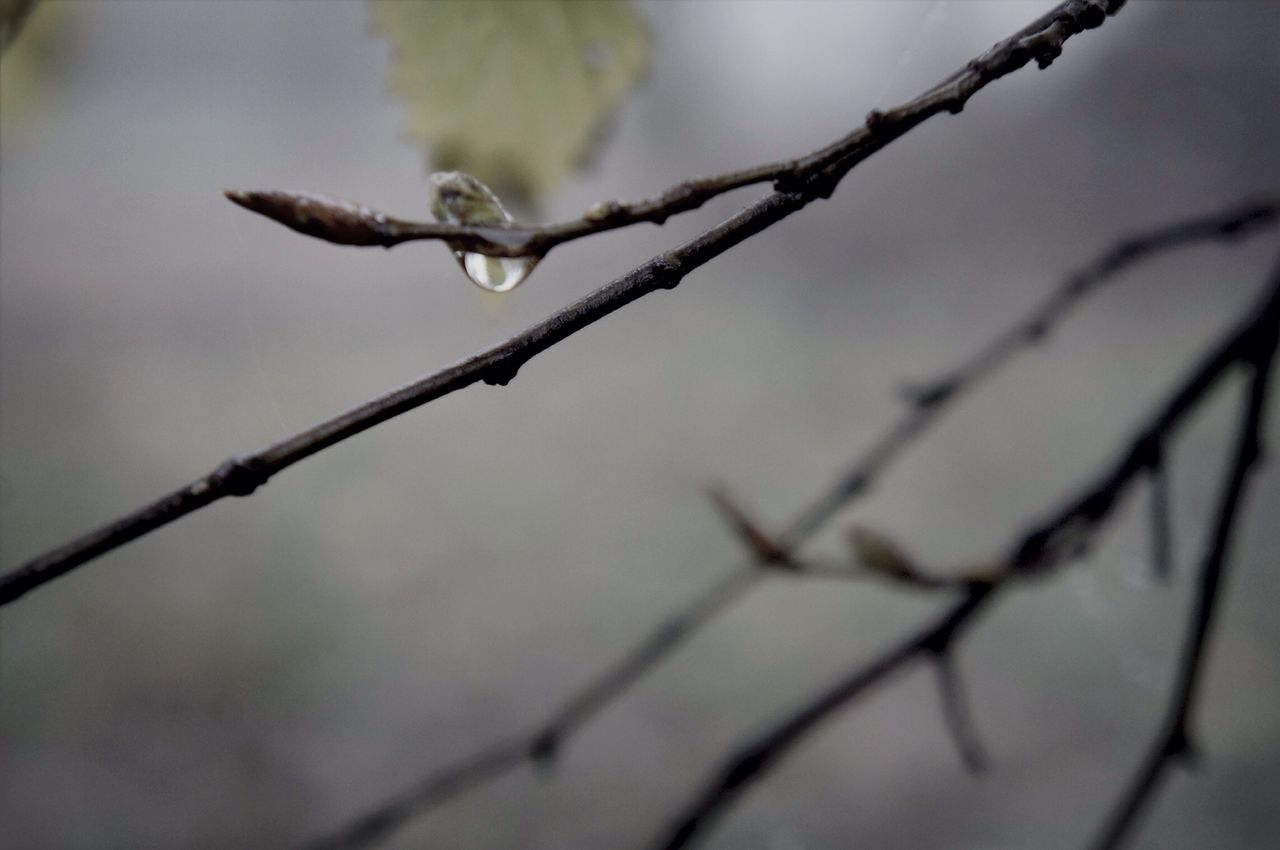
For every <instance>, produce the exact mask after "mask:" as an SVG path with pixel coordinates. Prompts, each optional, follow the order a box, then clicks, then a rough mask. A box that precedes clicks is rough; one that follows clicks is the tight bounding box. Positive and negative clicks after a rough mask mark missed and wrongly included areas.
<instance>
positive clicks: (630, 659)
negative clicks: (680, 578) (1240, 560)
mask: <svg viewBox="0 0 1280 850" xmlns="http://www.w3.org/2000/svg"><path fill="white" fill-rule="evenodd" d="M1278 217H1280V206H1278V205H1277V204H1274V203H1267V202H1257V203H1247V204H1243V205H1239V206H1236V207H1233V208H1232V209H1229V210H1225V211H1223V212H1219V213H1214V214H1211V215H1208V216H1201V217H1196V218H1193V219H1188V220H1186V221H1179V222H1176V223H1173V224H1170V225H1167V226H1164V227H1160V228H1157V229H1154V230H1151V231H1148V232H1145V233H1142V234H1138V235H1134V236H1131V237H1127V238H1125V239H1123V240H1121V241H1119V242H1118V243H1117V244H1116V245H1115V246H1113V247H1112V248H1111V249H1109V250H1107V251H1105V252H1104V253H1103V254H1102V255H1101V256H1099V257H1098V258H1097V259H1096V260H1094V261H1093V262H1092V263H1090V264H1088V265H1087V266H1085V267H1084V268H1082V269H1081V270H1079V271H1077V272H1075V273H1074V274H1071V275H1070V276H1068V277H1067V278H1066V280H1064V281H1063V282H1062V283H1061V284H1060V285H1059V286H1058V287H1057V288H1055V289H1054V290H1053V291H1052V292H1051V293H1050V295H1049V296H1048V297H1047V298H1046V299H1045V300H1044V301H1043V302H1041V303H1040V304H1039V305H1037V306H1036V307H1035V308H1033V309H1032V310H1031V311H1030V312H1029V313H1028V314H1027V315H1026V316H1024V317H1023V318H1022V319H1020V320H1019V321H1018V322H1016V323H1015V324H1013V325H1012V326H1011V327H1009V328H1008V329H1006V330H1004V331H1003V332H1002V333H1000V334H999V335H998V336H997V337H996V338H995V339H994V340H992V341H991V342H990V343H989V344H987V345H986V346H984V347H983V348H981V349H980V350H979V351H978V352H977V354H975V355H974V356H972V357H970V358H969V359H968V360H966V361H965V362H963V363H962V364H961V365H959V366H957V367H955V368H953V369H951V370H949V371H948V372H946V374H945V376H944V377H942V378H940V379H938V380H935V381H931V382H929V383H928V384H926V385H923V386H922V387H921V388H917V389H914V390H913V391H912V392H911V393H910V395H909V398H908V399H907V402H906V403H907V406H906V409H905V410H904V411H903V413H902V415H901V416H900V417H899V418H898V419H897V420H896V421H895V422H894V423H892V424H891V425H890V426H889V428H887V429H886V430H885V432H884V433H883V434H882V435H881V436H880V437H879V438H878V439H877V440H875V441H874V442H873V443H872V444H871V446H870V447H869V449H868V450H867V451H865V452H863V454H862V455H861V456H860V457H859V459H858V460H857V461H856V462H854V463H853V464H852V465H850V467H849V468H848V469H847V470H846V471H845V472H844V474H842V475H841V476H840V477H839V478H838V479H837V480H836V481H835V482H834V483H833V484H832V485H831V486H830V487H829V488H828V489H827V490H826V491H824V492H823V493H821V494H819V496H818V497H817V498H816V499H815V500H814V501H813V502H812V504H810V505H809V506H808V507H806V508H805V509H804V510H802V511H801V512H800V514H799V516H798V517H797V519H796V521H795V522H793V523H792V524H791V526H790V527H789V528H788V530H787V532H786V533H785V534H783V535H782V536H781V538H780V539H775V538H773V537H771V536H770V535H769V534H768V533H767V532H765V531H764V530H762V529H761V527H760V526H759V524H758V523H756V522H754V521H753V520H752V519H751V518H750V517H749V516H747V515H746V513H745V512H744V511H742V509H741V508H740V507H738V506H737V505H736V504H735V503H734V502H733V501H732V500H731V499H730V498H729V497H728V495H727V494H726V493H725V492H724V491H723V490H721V489H713V490H712V493H711V495H712V499H713V502H714V503H715V505H716V506H717V508H718V509H719V510H720V512H721V513H722V514H723V515H724V516H725V519H726V523H727V524H728V526H729V527H730V529H731V530H732V531H734V533H735V534H736V535H737V536H738V537H739V538H740V539H741V540H742V541H743V544H744V547H745V548H746V550H747V551H748V553H749V555H750V556H751V557H750V559H749V560H748V561H747V563H745V564H742V565H739V566H738V567H737V568H735V569H733V570H731V571H730V572H728V573H726V574H725V575H724V576H722V577H721V578H720V579H718V580H717V581H716V582H715V583H714V584H712V585H711V586H710V587H709V588H707V589H706V590H705V591H703V592H702V593H701V594H699V595H698V596H696V597H695V598H694V599H692V600H691V601H690V602H689V603H687V604H686V605H685V606H684V607H683V608H682V609H681V610H680V611H678V612H677V613H675V614H674V615H672V616H670V617H668V618H667V619H665V620H664V621H662V622H661V623H660V624H659V625H658V626H656V627H655V628H654V629H652V631H651V632H650V633H649V635H648V636H647V637H645V638H644V639H643V640H642V641H641V642H640V643H638V644H637V645H636V646H635V647H633V648H632V649H631V650H630V651H629V652H627V653H626V654H625V655H624V656H623V657H622V659H621V660H619V661H618V662H617V663H616V664H614V665H613V666H612V667H610V668H608V669H607V670H606V671H605V672H603V673H602V674H601V675H599V676H598V677H597V678H595V679H594V680H592V681H591V682H589V683H588V684H587V685H586V686H585V687H584V688H583V689H582V690H581V691H579V692H578V693H577V694H575V695H573V696H572V697H570V698H569V699H568V700H567V701H566V702H565V703H564V705H563V706H562V707H561V708H560V709H559V710H558V711H557V712H555V713H554V715H553V716H552V717H551V719H549V720H547V721H545V722H544V723H542V724H540V725H539V726H538V727H537V728H535V729H534V730H533V731H532V732H531V733H529V735H528V736H527V737H526V738H525V739H524V744H523V746H520V745H519V744H511V745H501V746H500V747H499V749H502V748H503V747H505V749H503V752H504V754H505V756H506V757H505V758H504V760H503V765H504V770H503V771H498V770H494V771H493V772H492V773H489V772H488V771H481V770H477V769H475V766H476V765H491V764H493V762H494V759H493V755H492V754H493V752H494V750H493V749H488V748H487V749H485V750H482V751H480V752H478V753H476V754H474V755H472V756H466V757H463V758H462V759H459V760H458V761H456V762H454V763H451V764H449V765H447V766H445V767H443V768H439V769H437V770H436V771H434V772H433V773H432V774H430V775H429V776H428V777H426V778H425V779H424V780H423V781H422V782H421V783H419V785H418V786H417V789H418V790H416V791H415V790H413V789H411V790H409V791H407V792H405V793H402V794H400V795H398V796H396V797H395V798H394V799H392V800H390V801H389V802H386V803H384V804H381V805H379V806H377V807H375V808H373V809H371V810H370V811H368V812H366V813H364V814H362V815H360V816H358V817H357V818H355V819H354V820H353V821H352V822H351V823H349V824H348V825H346V826H344V827H342V828H341V829H340V830H338V831H337V832H335V833H333V834H332V835H330V836H327V837H325V838H324V839H322V840H320V841H319V842H317V843H316V844H314V845H309V846H311V847H315V848H340V847H346V848H350V847H363V846H367V845H369V844H372V843H375V842H376V841H378V840H380V839H382V838H384V837H385V836H386V835H387V834H389V833H390V832H392V831H394V830H395V829H396V828H397V827H398V826H400V825H401V824H402V823H403V822H404V821H406V820H408V819H409V818H411V817H413V816H415V815H420V814H423V813H425V812H427V811H429V810H430V809H432V808H434V807H436V806H438V805H440V804H442V803H444V802H446V801H448V800H450V799H452V798H454V797H455V796H457V795H458V794H460V793H463V792H465V791H468V790H471V789H472V788H473V787H476V786H477V785H479V784H481V782H483V781H484V780H485V779H488V778H491V777H492V776H496V775H498V774H499V773H501V772H505V771H506V770H514V769H516V768H518V767H520V766H521V765H522V764H523V763H527V762H535V761H545V760H548V759H551V758H554V757H555V755H556V754H557V753H558V751H559V749H560V748H561V747H562V746H563V744H564V742H565V741H566V740H567V739H568V738H569V736H571V735H572V734H573V733H574V732H575V731H576V730H577V729H579V728H581V727H582V726H583V725H584V724H585V723H587V722H588V721H589V720H590V719H591V718H592V717H594V716H595V715H596V714H597V713H598V712H599V711H601V710H602V709H603V708H605V707H606V706H607V705H609V704H610V703H611V702H612V701H613V700H615V699H617V698H618V697H619V696H620V695H621V694H622V693H624V692H625V691H626V690H627V688H629V687H630V686H631V685H632V684H634V683H635V682H637V681H638V680H639V679H640V678H641V677H643V676H644V675H645V674H646V673H647V672H648V671H649V670H650V669H652V668H653V667H654V666H655V665H656V664H658V663H659V662H660V661H661V660H662V659H663V658H665V657H666V656H667V655H668V654H669V653H671V652H673V651H674V650H676V649H677V648H678V647H680V646H681V645H683V644H684V642H685V641H686V640H687V639H688V638H689V637H690V636H691V635H692V634H694V633H695V632H697V631H698V630H699V629H701V628H702V627H703V626H705V625H707V624H708V623H710V622H711V621H712V620H713V619H714V618H715V617H716V616H717V615H718V614H720V613H721V612H723V611H725V610H726V609H728V608H729V607H730V606H731V605H732V604H734V603H735V602H737V601H738V600H740V599H742V598H743V597H744V596H746V595H747V593H748V592H750V591H751V590H754V589H756V588H757V587H758V586H760V584H761V583H762V582H763V581H764V580H765V579H767V578H770V577H773V576H778V575H780V574H789V575H792V576H812V577H827V576H834V577H837V578H846V579H847V578H849V577H851V576H857V575H859V573H858V572H857V570H856V566H857V565H853V567H852V568H851V566H850V565H844V564H840V565H834V566H828V565H821V564H815V563H813V562H809V561H802V560H800V559H799V557H798V555H797V554H796V552H797V550H798V549H799V548H800V547H801V546H802V545H803V544H804V543H805V542H806V541H807V540H808V539H809V538H810V537H812V536H813V535H814V534H815V533H816V532H817V531H818V530H820V529H821V528H822V527H824V526H825V525H826V523H827V522H828V521H830V520H831V518H832V517H834V516H835V514H836V513H837V512H839V511H840V510H841V509H842V508H844V507H847V506H848V505H849V504H850V503H851V502H853V501H854V500H855V499H857V498H859V497H860V496H863V495H865V494H866V493H868V492H869V491H870V489H871V487H872V485H873V484H874V483H875V482H876V481H877V480H878V479H879V478H880V476H881V475H882V474H883V473H884V472H885V471H886V470H887V469H888V467H889V466H890V465H891V464H892V463H893V461H895V460H896V459H898V458H899V457H900V456H901V454H902V453H903V452H904V451H905V450H906V449H908V448H910V447H911V446H912V445H913V444H914V443H915V441H916V440H918V439H919V438H920V437H921V436H923V435H924V434H925V433H926V432H927V431H928V429H929V427H930V426H931V425H933V424H934V423H935V422H936V421H937V420H938V419H939V418H940V417H941V416H942V415H943V414H944V413H946V412H947V411H948V410H950V409H951V408H952V407H953V406H954V405H955V404H956V403H957V402H959V401H960V400H961V399H963V398H964V397H966V396H967V395H968V394H969V393H971V392H972V391H973V390H975V389H976V388H977V387H978V386H979V385H980V384H981V383H983V382H984V381H986V380H987V379H989V378H991V377H993V376H994V375H995V374H996V373H997V372H998V370H999V369H1000V368H1001V367H1003V366H1004V365H1006V364H1007V363H1008V362H1009V361H1011V360H1012V359H1013V358H1014V357H1015V356H1016V355H1017V354H1018V353H1020V352H1022V351H1025V350H1027V349H1029V348H1031V347H1033V346H1035V345H1038V344H1039V343H1041V342H1043V341H1044V340H1046V339H1047V338H1048V337H1049V336H1050V335H1051V334H1052V332H1053V330H1054V329H1055V328H1056V327H1057V326H1058V324H1059V323H1060V322H1061V321H1063V320H1064V319H1065V318H1066V317H1067V316H1068V315H1069V313H1070V311H1071V309H1072V308H1073V307H1074V306H1076V305H1077V304H1078V303H1079V302H1080V301H1081V300H1082V299H1084V298H1085V297H1087V296H1088V295H1090V294H1092V293H1093V292H1094V291H1095V290H1097V289H1098V288H1099V287H1101V286H1102V285H1104V284H1106V283H1107V282H1109V281H1111V280H1113V279H1114V278H1116V277H1117V276H1118V275H1119V274H1120V273H1121V272H1123V271H1124V270H1126V269H1128V268H1129V267H1130V266H1131V265H1133V264H1135V263H1137V262H1140V261H1141V260H1143V259H1146V258H1149V257H1151V256H1152V255H1154V254H1158V253H1162V252H1165V251H1169V250H1173V249H1176V248H1179V247H1184V246H1188V245H1193V244H1196V243H1199V242H1205V241H1223V240H1231V239H1236V238H1242V237H1244V236H1247V235H1249V234H1251V233H1256V232H1261V231H1262V230H1263V229H1264V228H1266V227H1268V226H1270V225H1273V224H1275V223H1276V221H1277V218H1278ZM880 572H881V575H883V571H880ZM896 578H897V580H898V581H906V582H908V583H909V584H912V585H915V586H921V587H955V586H956V585H957V584H959V585H961V586H962V588H963V589H966V590H967V589H968V588H969V587H970V584H969V582H967V581H965V580H964V579H959V580H951V579H946V578H935V577H932V576H928V575H925V574H923V573H920V572H919V571H918V570H916V571H915V572H914V575H913V576H911V577H908V576H906V575H902V576H898V577H896ZM940 646H941V645H940V644H939V643H938V642H937V641H935V643H934V644H932V645H931V647H930V648H931V649H933V650H935V652H936V654H935V658H936V659H937V660H938V661H939V662H940V663H941V664H945V665H949V664H952V663H954V661H953V660H952V659H950V658H948V657H947V655H946V654H945V653H943V652H937V649H938V648H939V647H940ZM942 648H944V649H945V647H942ZM940 672H941V674H942V675H943V679H942V681H941V684H942V687H943V692H942V699H943V709H944V713H945V717H946V718H947V722H948V728H949V729H950V730H951V732H952V734H953V736H954V737H955V738H956V741H957V747H958V748H959V750H960V751H961V753H962V758H964V759H965V761H966V763H967V764H969V765H970V766H972V767H977V766H979V765H980V764H982V763H985V757H984V755H983V754H982V748H981V746H980V744H979V743H978V739H977V736H976V733H975V732H974V731H973V728H972V727H973V724H972V721H971V720H969V718H968V715H967V711H966V710H965V708H964V706H963V699H962V696H961V693H960V688H959V681H958V678H957V676H956V675H955V670H954V668H949V669H946V670H945V671H944V670H942V669H941V668H940ZM455 775H464V776H467V777H469V778H470V779H472V780H474V781H470V782H468V783H466V784H463V783H446V782H442V781H441V780H440V777H450V776H455Z"/></svg>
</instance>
